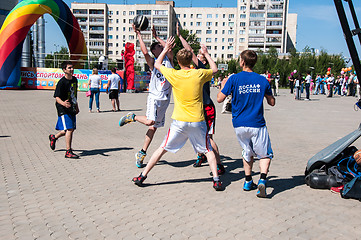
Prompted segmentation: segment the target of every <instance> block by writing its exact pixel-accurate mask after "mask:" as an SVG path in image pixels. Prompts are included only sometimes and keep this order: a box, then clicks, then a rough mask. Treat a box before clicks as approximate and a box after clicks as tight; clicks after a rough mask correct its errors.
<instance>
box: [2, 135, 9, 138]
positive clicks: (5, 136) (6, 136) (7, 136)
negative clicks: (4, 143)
mask: <svg viewBox="0 0 361 240" xmlns="http://www.w3.org/2000/svg"><path fill="white" fill-rule="evenodd" d="M9 137H11V136H9V135H4V136H0V138H9Z"/></svg>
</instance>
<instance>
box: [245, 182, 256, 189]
mask: <svg viewBox="0 0 361 240" xmlns="http://www.w3.org/2000/svg"><path fill="white" fill-rule="evenodd" d="M255 189H257V185H256V184H255V183H254V182H253V180H251V181H249V182H246V181H244V184H243V190H244V191H251V190H255Z"/></svg>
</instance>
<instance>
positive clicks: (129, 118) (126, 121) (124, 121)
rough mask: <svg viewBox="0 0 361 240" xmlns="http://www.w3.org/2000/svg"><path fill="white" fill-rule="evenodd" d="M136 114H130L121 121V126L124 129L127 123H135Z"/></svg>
mask: <svg viewBox="0 0 361 240" xmlns="http://www.w3.org/2000/svg"><path fill="white" fill-rule="evenodd" d="M134 117H135V114H134V113H132V112H130V113H128V114H127V115H125V116H124V117H122V118H121V119H120V120H119V126H120V127H122V126H124V125H125V124H127V123H131V122H135V120H134Z"/></svg>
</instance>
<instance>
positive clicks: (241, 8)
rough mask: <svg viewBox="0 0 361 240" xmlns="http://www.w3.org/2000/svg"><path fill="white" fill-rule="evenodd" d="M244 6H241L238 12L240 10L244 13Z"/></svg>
mask: <svg viewBox="0 0 361 240" xmlns="http://www.w3.org/2000/svg"><path fill="white" fill-rule="evenodd" d="M246 8H247V7H246V6H241V7H240V8H239V10H241V11H246Z"/></svg>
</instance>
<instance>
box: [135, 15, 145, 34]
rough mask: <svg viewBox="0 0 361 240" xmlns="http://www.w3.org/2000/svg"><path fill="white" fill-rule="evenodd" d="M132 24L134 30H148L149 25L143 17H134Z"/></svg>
mask: <svg viewBox="0 0 361 240" xmlns="http://www.w3.org/2000/svg"><path fill="white" fill-rule="evenodd" d="M133 23H134V26H135V28H136V29H137V30H139V31H144V30H145V29H147V28H148V25H149V21H148V18H147V17H146V16H143V15H137V16H135V18H134V19H133Z"/></svg>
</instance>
